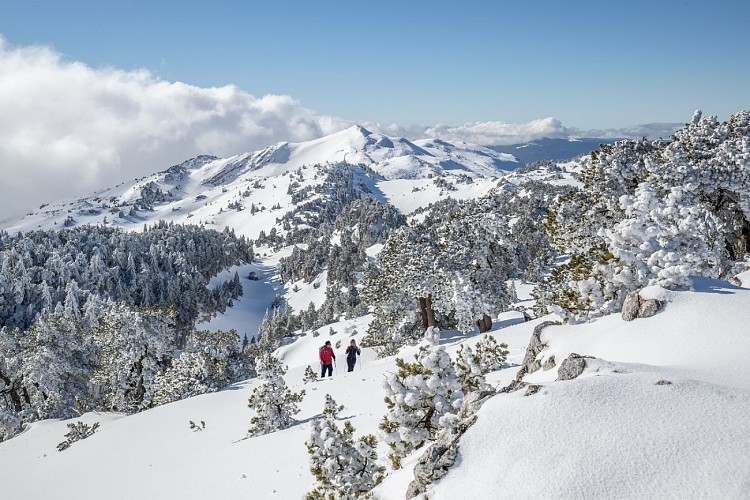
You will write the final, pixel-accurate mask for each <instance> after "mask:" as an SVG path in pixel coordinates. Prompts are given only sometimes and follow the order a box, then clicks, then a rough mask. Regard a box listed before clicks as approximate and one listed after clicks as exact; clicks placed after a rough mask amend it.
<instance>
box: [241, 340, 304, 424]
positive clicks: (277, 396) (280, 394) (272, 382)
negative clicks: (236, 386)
mask: <svg viewBox="0 0 750 500" xmlns="http://www.w3.org/2000/svg"><path fill="white" fill-rule="evenodd" d="M255 371H256V372H257V374H258V378H259V379H260V380H262V381H263V384H262V385H260V386H258V387H256V388H255V389H254V390H253V393H252V395H251V396H250V399H249V400H248V406H249V407H250V409H252V410H255V416H254V417H253V418H252V419H251V420H250V423H251V424H252V427H251V428H250V430H249V431H248V433H249V434H250V435H251V436H260V435H263V434H268V433H270V432H275V431H278V430H281V429H286V428H287V427H290V426H291V425H292V424H293V423H294V418H292V415H295V414H297V413H299V409H298V408H297V403H299V402H300V401H302V398H303V397H304V396H305V391H304V390H302V391H300V392H296V393H295V392H292V391H291V390H289V388H288V387H287V386H286V382H284V374H285V373H286V368H284V367H283V366H281V363H280V362H279V360H278V359H276V358H275V357H273V355H271V354H264V355H262V356H261V357H259V358H258V359H257V360H256V362H255Z"/></svg>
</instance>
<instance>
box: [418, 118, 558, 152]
mask: <svg viewBox="0 0 750 500" xmlns="http://www.w3.org/2000/svg"><path fill="white" fill-rule="evenodd" d="M424 133H425V135H426V136H428V137H435V138H437V139H443V140H445V141H464V142H471V143H475V144H481V145H484V146H496V145H507V144H519V143H522V142H528V141H531V140H534V139H539V138H541V137H565V136H567V129H566V128H565V127H563V125H562V123H560V120H557V119H556V118H542V119H539V120H534V121H531V122H529V123H504V122H478V123H467V124H464V125H435V126H433V127H428V128H427V129H426V130H425V131H424Z"/></svg>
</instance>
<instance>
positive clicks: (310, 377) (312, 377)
mask: <svg viewBox="0 0 750 500" xmlns="http://www.w3.org/2000/svg"><path fill="white" fill-rule="evenodd" d="M317 380H318V374H317V373H315V370H313V368H312V366H310V365H307V368H305V376H304V378H303V379H302V382H303V383H305V384H307V383H309V382H316V381H317Z"/></svg>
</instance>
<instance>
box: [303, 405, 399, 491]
mask: <svg viewBox="0 0 750 500" xmlns="http://www.w3.org/2000/svg"><path fill="white" fill-rule="evenodd" d="M343 408H344V407H343V405H342V406H338V405H337V404H336V401H334V399H333V398H332V397H331V396H330V394H326V402H325V407H324V409H323V418H321V419H317V420H315V421H314V422H313V424H312V431H311V433H310V439H308V440H307V443H306V444H307V450H308V453H309V454H310V472H312V474H313V476H315V479H316V480H317V486H316V488H315V489H314V490H313V491H311V492H310V493H308V494H307V498H308V499H309V500H354V499H357V498H366V497H368V492H369V491H370V490H372V489H373V488H374V487H375V486H377V485H378V484H379V483H380V482H381V481H382V480H383V473H384V470H385V469H384V468H383V467H382V466H379V465H378V463H377V460H378V456H377V441H376V439H375V436H373V435H372V434H369V435H366V436H362V437H360V438H359V439H358V440H357V441H355V440H354V436H353V435H354V430H355V429H354V426H352V424H351V422H349V421H347V422H346V423H344V428H343V430H342V429H340V428H339V427H338V425H337V424H336V420H337V419H338V412H340V411H341V410H342V409H343Z"/></svg>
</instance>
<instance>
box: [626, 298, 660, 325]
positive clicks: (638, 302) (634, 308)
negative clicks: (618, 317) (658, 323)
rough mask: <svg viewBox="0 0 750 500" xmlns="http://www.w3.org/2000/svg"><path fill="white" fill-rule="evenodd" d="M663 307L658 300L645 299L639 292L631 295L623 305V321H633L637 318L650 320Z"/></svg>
mask: <svg viewBox="0 0 750 500" xmlns="http://www.w3.org/2000/svg"><path fill="white" fill-rule="evenodd" d="M661 307H662V302H661V301H660V300H656V299H644V298H643V297H641V296H640V294H639V293H638V292H632V293H629V294H628V296H627V297H625V302H623V304H622V319H624V320H625V321H633V320H634V319H636V318H650V317H651V316H653V315H654V314H656V313H657V312H658V311H659V309H661Z"/></svg>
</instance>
